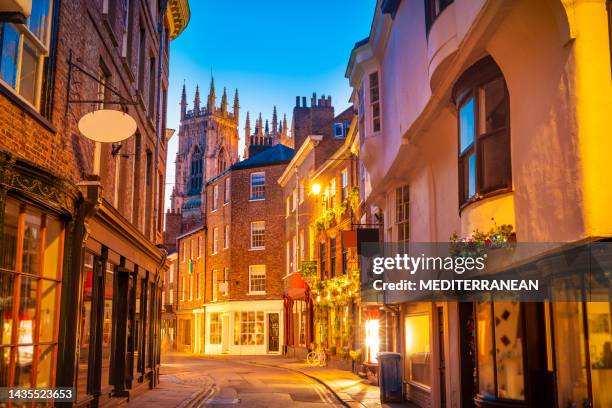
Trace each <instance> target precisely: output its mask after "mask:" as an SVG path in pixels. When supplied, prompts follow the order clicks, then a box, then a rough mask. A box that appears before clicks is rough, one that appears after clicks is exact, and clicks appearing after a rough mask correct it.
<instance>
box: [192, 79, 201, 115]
mask: <svg viewBox="0 0 612 408" xmlns="http://www.w3.org/2000/svg"><path fill="white" fill-rule="evenodd" d="M193 112H194V113H195V114H196V115H197V114H198V113H200V86H199V85H196V92H195V98H194V99H193Z"/></svg>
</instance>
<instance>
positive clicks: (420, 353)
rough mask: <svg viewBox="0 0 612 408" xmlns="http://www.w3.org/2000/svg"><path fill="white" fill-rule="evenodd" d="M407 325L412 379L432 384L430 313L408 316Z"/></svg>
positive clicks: (408, 357) (407, 344)
mask: <svg viewBox="0 0 612 408" xmlns="http://www.w3.org/2000/svg"><path fill="white" fill-rule="evenodd" d="M405 326H406V356H407V359H408V369H409V370H410V380H412V381H415V382H418V383H421V384H424V385H431V353H430V347H429V343H430V341H429V315H418V316H408V317H406V320H405Z"/></svg>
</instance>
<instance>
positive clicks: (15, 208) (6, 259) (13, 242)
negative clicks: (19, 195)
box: [0, 199, 19, 271]
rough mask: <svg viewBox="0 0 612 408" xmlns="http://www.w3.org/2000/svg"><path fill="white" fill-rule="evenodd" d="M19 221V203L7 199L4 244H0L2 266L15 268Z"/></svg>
mask: <svg viewBox="0 0 612 408" xmlns="http://www.w3.org/2000/svg"><path fill="white" fill-rule="evenodd" d="M18 221H19V205H18V204H17V203H16V202H15V201H13V200H10V199H9V200H7V201H6V204H5V208H4V229H3V231H2V246H0V267H1V268H4V269H10V270H13V271H14V270H15V260H16V256H17V223H18Z"/></svg>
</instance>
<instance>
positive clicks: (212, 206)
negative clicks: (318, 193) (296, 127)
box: [205, 122, 293, 354]
mask: <svg viewBox="0 0 612 408" xmlns="http://www.w3.org/2000/svg"><path fill="white" fill-rule="evenodd" d="M259 123H261V122H259ZM259 142H260V143H259V144H256V143H255V141H254V140H253V141H252V142H251V144H250V146H249V148H250V153H249V158H248V159H245V160H243V161H241V162H238V163H236V164H234V165H233V166H232V167H230V169H229V170H228V171H226V172H224V173H223V174H221V175H220V176H219V177H216V178H214V179H213V180H211V181H210V182H208V183H207V185H206V194H207V196H208V197H209V199H208V200H207V206H206V222H207V230H208V241H207V244H206V257H207V262H206V285H205V287H206V330H205V333H206V336H205V341H206V346H205V351H206V353H207V354H220V353H229V354H265V353H272V354H275V353H281V352H282V350H283V345H284V337H283V325H284V322H283V319H284V314H283V288H282V275H283V270H284V267H283V260H282V257H280V256H279V254H281V253H282V251H283V241H284V239H283V237H284V233H285V231H284V224H283V198H282V190H281V188H280V186H279V185H278V184H277V182H276V180H278V178H279V177H280V175H281V174H282V173H283V171H284V170H285V168H286V166H287V163H288V162H289V161H290V160H291V158H292V157H293V150H292V149H290V148H288V147H286V146H284V145H282V144H275V145H272V143H273V141H272V140H270V137H264V138H262V139H261V140H259Z"/></svg>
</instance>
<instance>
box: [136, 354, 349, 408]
mask: <svg viewBox="0 0 612 408" xmlns="http://www.w3.org/2000/svg"><path fill="white" fill-rule="evenodd" d="M168 391H170V392H171V391H176V393H177V394H179V393H182V395H185V397H184V400H183V399H181V398H178V397H171V396H170V397H168V399H167V400H166V401H160V399H159V398H163V397H164V396H168V395H169V394H168ZM202 391H204V394H205V396H206V397H205V398H204V399H203V400H202V401H201V402H200V403H199V404H197V405H195V406H197V407H249V408H251V407H262V408H264V407H265V408H274V407H283V408H286V407H339V406H342V405H341V404H339V403H338V401H337V399H336V398H335V397H334V395H333V394H332V393H330V392H329V391H328V390H327V388H325V387H324V386H323V385H321V384H320V383H318V382H317V381H315V380H313V379H311V378H309V377H307V376H305V375H303V374H300V373H297V372H294V371H291V370H288V369H285V368H280V367H273V366H268V365H260V364H257V363H253V362H250V361H249V358H248V357H238V356H237V357H224V358H202V357H194V356H188V355H181V354H172V355H166V356H165V357H163V359H162V365H161V383H160V387H158V389H154V390H152V391H151V392H149V393H147V394H145V395H144V396H143V397H141V398H137V399H136V400H134V401H133V402H132V403H130V404H129V405H128V406H129V407H130V408H138V407H141V406H142V407H147V406H151V404H155V406H168V407H169V406H186V402H188V401H189V398H191V397H193V395H197V393H202ZM156 394H157V395H156Z"/></svg>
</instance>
